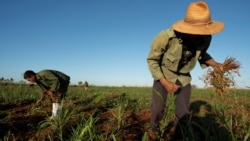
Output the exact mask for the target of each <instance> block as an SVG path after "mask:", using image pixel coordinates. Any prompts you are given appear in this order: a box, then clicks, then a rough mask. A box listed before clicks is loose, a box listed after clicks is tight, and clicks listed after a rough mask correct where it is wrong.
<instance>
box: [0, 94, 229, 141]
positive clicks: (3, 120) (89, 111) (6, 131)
mask: <svg viewBox="0 0 250 141" xmlns="http://www.w3.org/2000/svg"><path fill="white" fill-rule="evenodd" d="M112 98H113V99H116V98H117V97H115V96H114V97H113V96H112V97H109V99H112ZM92 99H93V98H92ZM90 101H91V99H86V100H85V101H82V100H79V99H77V98H76V99H74V100H71V101H70V102H65V105H64V106H65V108H67V107H68V108H69V107H74V106H75V107H76V106H77V107H84V109H79V110H78V112H77V114H79V115H84V116H86V117H88V116H90V115H91V116H94V117H98V120H97V122H96V127H97V129H98V132H99V133H100V134H102V133H104V134H105V133H110V134H111V133H114V134H115V135H116V138H117V140H119V141H140V140H141V139H142V137H143V135H144V133H145V132H147V125H148V123H149V120H150V112H149V109H143V110H139V111H133V110H130V109H124V110H123V111H122V120H121V123H120V124H119V125H120V127H119V129H118V128H117V127H118V120H117V119H116V117H117V116H118V111H117V109H114V108H113V107H112V106H111V107H110V106H109V105H105V104H103V103H102V104H99V105H94V107H86V106H85V105H84V104H85V103H86V105H87V103H89V102H90ZM34 103H35V101H26V102H25V103H22V104H19V105H16V104H1V102H0V140H1V139H3V138H4V137H8V139H9V140H13V141H19V140H20V141H28V140H30V141H31V140H36V141H40V140H44V141H47V140H51V139H50V138H49V135H53V134H54V133H55V131H54V130H53V128H52V127H50V126H48V127H46V128H43V129H41V130H38V127H39V123H41V122H43V121H45V119H46V118H47V117H48V116H49V115H50V114H51V107H50V105H49V104H45V105H42V106H41V107H40V109H36V107H35V106H34ZM199 104H202V103H198V107H200V106H201V105H199ZM83 105H84V106H83ZM195 107H197V104H196V105H195ZM32 111H33V113H32ZM196 119H197V121H198V122H204V120H203V119H204V118H202V119H198V118H197V117H196ZM205 122H207V121H205ZM208 122H211V123H214V122H213V121H211V119H208ZM78 123H79V121H78V120H77V119H74V118H73V119H72V118H71V119H70V120H69V121H68V122H67V125H66V126H67V127H66V128H65V130H64V131H63V136H64V139H66V140H67V139H68V138H70V136H71V135H72V130H71V129H72V127H76V126H77V124H78ZM172 127H173V125H171V124H169V126H167V128H166V130H165V133H166V134H165V135H164V137H163V138H164V140H168V139H170V138H171V137H172V136H171V135H172V132H173V131H172V130H173V129H172ZM219 128H220V127H218V131H219V132H220V131H222V130H221V128H220V129H219ZM223 132H224V133H225V134H227V131H225V130H224V129H223ZM38 133H39V134H38ZM197 133H198V132H197ZM110 134H107V136H110ZM201 138H202V137H201ZM55 140H56V139H55ZM103 141H112V138H111V137H110V138H108V137H107V139H106V140H103Z"/></svg>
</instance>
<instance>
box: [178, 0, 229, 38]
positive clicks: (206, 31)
mask: <svg viewBox="0 0 250 141" xmlns="http://www.w3.org/2000/svg"><path fill="white" fill-rule="evenodd" d="M173 28H174V30H176V31H179V32H181V33H187V34H198V35H211V34H216V33H219V32H220V31H222V30H223V28H224V23H222V22H219V21H212V19H211V15H210V10H209V8H208V5H207V4H206V3H205V2H201V1H200V2H193V3H191V4H190V5H189V6H188V8H187V11H186V15H185V19H184V20H180V21H177V22H176V23H174V24H173Z"/></svg>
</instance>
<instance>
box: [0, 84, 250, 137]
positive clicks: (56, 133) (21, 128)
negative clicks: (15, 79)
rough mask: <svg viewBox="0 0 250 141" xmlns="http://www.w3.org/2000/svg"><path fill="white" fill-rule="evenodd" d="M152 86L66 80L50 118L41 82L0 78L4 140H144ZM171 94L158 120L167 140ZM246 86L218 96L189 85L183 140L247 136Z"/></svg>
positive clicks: (1, 134)
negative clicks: (38, 103) (55, 116)
mask: <svg viewBox="0 0 250 141" xmlns="http://www.w3.org/2000/svg"><path fill="white" fill-rule="evenodd" d="M151 91H152V89H151V87H125V86H124V87H108V86H106V87H105V86H90V87H89V88H88V90H85V89H84V88H83V87H79V86H70V87H69V90H68V93H67V97H66V99H65V100H64V101H63V103H62V112H61V114H60V117H59V118H58V119H57V120H48V118H49V117H50V115H51V102H50V100H49V98H47V99H46V100H45V101H44V102H43V103H42V105H41V106H36V105H35V102H36V100H37V99H38V98H39V96H40V88H39V87H37V86H33V87H31V86H30V85H27V84H0V140H2V141H28V140H29V141H33V140H34V141H43V140H45V141H144V140H146V136H147V129H148V127H149V120H150V111H149V108H150V104H151ZM173 99H174V95H170V96H169V99H168V101H167V105H166V111H165V113H166V114H165V118H164V120H163V121H162V123H161V126H160V128H161V133H162V134H161V139H160V140H162V141H168V140H170V138H171V136H172V134H171V128H172V127H171V123H172V122H173V120H174V119H175V116H174V102H173V101H174V100H173ZM249 101H250V90H249V89H230V90H229V91H226V92H225V94H224V97H221V96H220V95H218V94H217V93H215V92H214V91H213V90H211V89H197V88H193V91H192V98H191V105H190V113H191V115H192V116H191V117H190V119H189V120H188V121H187V123H188V124H187V125H186V126H185V127H183V132H182V133H181V134H182V135H183V136H184V137H185V138H184V139H185V140H187V141H201V140H203V141H230V140H231V141H250V120H249V119H250V102H249Z"/></svg>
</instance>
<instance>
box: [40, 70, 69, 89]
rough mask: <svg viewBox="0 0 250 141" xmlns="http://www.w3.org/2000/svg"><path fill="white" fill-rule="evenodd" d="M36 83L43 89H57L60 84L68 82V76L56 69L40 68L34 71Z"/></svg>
mask: <svg viewBox="0 0 250 141" xmlns="http://www.w3.org/2000/svg"><path fill="white" fill-rule="evenodd" d="M36 79H37V84H38V85H39V86H40V87H41V88H42V89H43V90H51V91H58V89H59V87H60V85H62V84H63V83H68V82H69V80H70V77H69V76H68V75H66V74H64V73H62V72H60V71H56V70H42V71H40V72H38V73H36Z"/></svg>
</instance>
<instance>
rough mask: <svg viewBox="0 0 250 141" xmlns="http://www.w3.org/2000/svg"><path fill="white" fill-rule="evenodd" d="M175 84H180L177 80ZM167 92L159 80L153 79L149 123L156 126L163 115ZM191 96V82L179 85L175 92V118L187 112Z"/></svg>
mask: <svg viewBox="0 0 250 141" xmlns="http://www.w3.org/2000/svg"><path fill="white" fill-rule="evenodd" d="M176 84H178V85H181V83H180V82H179V81H178V80H177V82H176ZM168 94H169V93H168V92H167V90H166V89H165V88H164V86H163V85H162V84H161V82H160V81H154V83H153V92H152V103H151V108H150V112H151V119H150V123H151V125H153V126H157V125H158V124H159V122H160V121H161V120H162V118H163V116H164V114H165V113H164V111H165V106H166V101H167V97H168ZM190 96H191V84H188V85H186V86H184V87H181V88H180V89H179V90H178V91H177V92H176V93H175V101H174V103H175V115H176V117H177V118H181V117H183V116H185V115H186V114H188V113H189V102H190Z"/></svg>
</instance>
